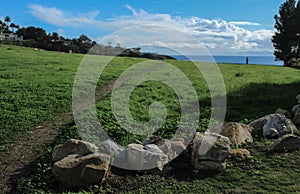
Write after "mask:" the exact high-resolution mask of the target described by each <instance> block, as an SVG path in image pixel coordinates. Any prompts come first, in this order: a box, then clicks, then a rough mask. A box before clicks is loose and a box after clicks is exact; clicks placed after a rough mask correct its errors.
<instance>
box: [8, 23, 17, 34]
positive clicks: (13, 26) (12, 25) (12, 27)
mask: <svg viewBox="0 0 300 194" xmlns="http://www.w3.org/2000/svg"><path fill="white" fill-rule="evenodd" d="M9 27H11V29H12V32H13V33H15V32H14V31H15V30H14V29H15V28H16V27H17V25H16V24H14V23H11V24H10V25H9Z"/></svg>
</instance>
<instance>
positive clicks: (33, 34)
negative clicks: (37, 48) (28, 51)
mask: <svg viewBox="0 0 300 194" xmlns="http://www.w3.org/2000/svg"><path fill="white" fill-rule="evenodd" d="M16 33H17V34H18V35H19V36H23V38H24V40H27V39H32V40H36V41H42V40H45V39H46V37H47V34H46V31H45V30H44V29H42V28H36V27H33V26H30V27H27V28H20V29H18V31H17V32H16Z"/></svg>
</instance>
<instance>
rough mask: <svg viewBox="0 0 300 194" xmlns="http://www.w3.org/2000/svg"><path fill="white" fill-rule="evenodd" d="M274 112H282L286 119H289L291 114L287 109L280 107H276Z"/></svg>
mask: <svg viewBox="0 0 300 194" xmlns="http://www.w3.org/2000/svg"><path fill="white" fill-rule="evenodd" d="M275 114H283V115H284V116H285V117H286V118H288V119H291V118H292V115H291V113H290V112H289V111H287V110H284V109H281V108H278V109H277V110H276V111H275Z"/></svg>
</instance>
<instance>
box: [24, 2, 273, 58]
mask: <svg viewBox="0 0 300 194" xmlns="http://www.w3.org/2000/svg"><path fill="white" fill-rule="evenodd" d="M125 8H126V9H128V10H129V11H131V14H130V15H120V16H117V17H114V18H108V19H106V20H102V21H101V20H98V19H97V16H98V15H99V13H100V12H99V11H97V10H94V11H91V12H88V13H81V14H74V13H70V12H66V11H62V10H60V9H58V8H55V7H45V6H42V5H37V4H31V5H29V9H30V13H31V14H32V15H34V16H35V17H36V18H38V19H39V20H41V21H44V22H46V23H49V24H52V25H56V26H59V27H72V28H79V27H82V28H83V27H84V28H86V27H89V29H95V30H104V29H105V30H110V31H115V30H120V29H123V28H128V27H131V26H138V25H145V24H146V25H156V26H170V27H171V28H177V29H180V30H181V31H183V32H185V33H187V34H189V35H191V36H193V37H194V38H195V39H196V40H197V41H195V42H190V41H189V42H185V40H184V38H183V39H181V37H174V36H175V35H174V34H172V32H171V31H168V30H167V31H166V33H164V36H166V37H172V42H167V41H170V39H168V40H162V39H161V38H159V35H156V36H151V37H147V38H145V37H139V36H141V34H139V33H133V34H127V35H126V34H122V36H120V35H114V36H115V37H114V38H115V39H114V40H115V41H116V43H120V44H122V45H123V46H129V45H130V43H129V42H130V41H133V40H135V41H137V40H142V43H141V44H148V43H149V44H153V43H156V44H158V46H166V47H167V46H168V45H169V46H170V44H172V46H173V47H174V46H176V47H178V48H180V47H186V48H188V49H190V50H193V49H195V48H198V47H202V46H203V45H204V46H205V47H206V48H207V49H208V50H209V51H210V52H211V53H213V54H225V55H226V54H230V55H234V54H238V53H241V52H242V53H247V52H248V53H251V52H255V53H259V52H262V53H265V52H272V51H273V46H272V43H271V37H272V35H273V33H274V32H273V31H272V30H266V29H260V30H252V31H251V30H248V29H246V28H245V26H256V28H257V27H259V26H260V24H259V23H254V22H249V21H225V20H217V19H205V18H199V17H189V18H184V17H180V16H172V15H170V14H160V13H149V12H147V11H145V10H136V9H134V8H133V7H131V6H130V5H125ZM143 30H149V29H143ZM125 31H126V30H125ZM130 33H132V32H130ZM167 33H169V34H167ZM94 38H95V39H99V40H100V39H101V38H100V37H98V38H97V37H94Z"/></svg>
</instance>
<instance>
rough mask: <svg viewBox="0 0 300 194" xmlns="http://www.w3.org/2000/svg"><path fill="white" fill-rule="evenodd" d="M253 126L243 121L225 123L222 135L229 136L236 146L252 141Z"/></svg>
mask: <svg viewBox="0 0 300 194" xmlns="http://www.w3.org/2000/svg"><path fill="white" fill-rule="evenodd" d="M251 130H252V129H251V127H250V126H249V125H246V124H243V123H234V122H228V123H224V125H223V128H222V131H221V133H220V135H223V136H225V137H228V138H229V139H230V141H231V143H232V144H233V145H234V146H240V145H242V144H245V143H252V142H253V139H252V135H251Z"/></svg>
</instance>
